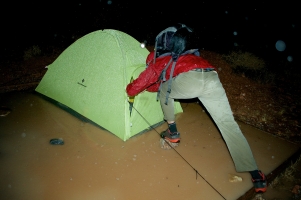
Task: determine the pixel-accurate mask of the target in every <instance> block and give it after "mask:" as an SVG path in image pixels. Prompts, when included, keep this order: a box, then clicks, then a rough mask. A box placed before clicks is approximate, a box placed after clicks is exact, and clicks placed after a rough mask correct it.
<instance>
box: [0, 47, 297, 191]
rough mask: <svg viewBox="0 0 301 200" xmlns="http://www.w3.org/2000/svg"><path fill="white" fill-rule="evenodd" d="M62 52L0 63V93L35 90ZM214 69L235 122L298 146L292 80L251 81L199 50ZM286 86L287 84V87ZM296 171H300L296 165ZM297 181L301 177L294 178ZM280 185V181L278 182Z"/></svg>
mask: <svg viewBox="0 0 301 200" xmlns="http://www.w3.org/2000/svg"><path fill="white" fill-rule="evenodd" d="M60 52H61V51H59V50H58V51H54V52H53V53H52V54H51V55H48V56H38V57H34V58H30V59H28V60H26V61H7V62H2V63H1V65H0V93H5V92H11V91H21V90H34V88H35V87H36V86H37V84H38V83H39V81H40V80H41V78H42V77H43V75H44V74H45V72H46V71H47V69H46V68H45V67H46V66H47V65H48V64H50V63H52V62H53V61H54V60H55V59H56V58H57V56H58V55H59V54H60ZM201 55H202V56H203V57H204V58H206V59H208V60H209V61H210V62H211V63H212V64H213V65H214V66H216V68H217V69H218V73H219V76H220V79H221V82H222V83H223V86H224V88H225V90H226V93H227V96H228V99H229V102H230V105H231V107H232V111H233V114H234V117H235V119H236V120H238V121H242V122H244V123H246V124H249V125H252V126H254V127H256V128H258V129H261V130H263V131H266V132H269V133H271V134H273V135H275V136H276V137H280V138H282V139H284V140H287V141H289V142H291V143H294V144H298V145H301V128H300V127H301V124H300V123H301V122H300V120H299V119H300V110H299V109H298V108H299V106H300V105H299V100H300V97H299V94H300V92H301V91H300V87H298V83H297V82H296V81H295V80H296V79H294V78H297V79H298V78H299V77H296V74H294V75H295V76H292V77H294V78H293V79H286V80H281V79H278V82H277V84H274V83H273V84H272V83H269V84H266V83H260V82H258V81H254V80H251V79H249V78H247V77H246V76H244V74H237V73H234V72H233V71H232V69H231V66H230V65H229V64H228V63H227V62H226V61H225V60H224V59H223V57H222V55H220V54H218V53H215V52H211V51H201ZM298 80H300V78H299V79H298ZM288 86H289V87H288ZM296 169H298V170H295V173H298V172H299V171H300V167H296ZM297 180H298V181H300V177H299V178H298V179H297ZM286 184H289V186H287V187H283V185H285V183H284V181H282V183H281V184H280V185H282V188H285V190H287V188H291V189H292V188H293V186H294V185H296V184H299V183H297V182H294V181H293V180H291V179H290V180H289V181H287V183H286ZM278 185H279V184H278Z"/></svg>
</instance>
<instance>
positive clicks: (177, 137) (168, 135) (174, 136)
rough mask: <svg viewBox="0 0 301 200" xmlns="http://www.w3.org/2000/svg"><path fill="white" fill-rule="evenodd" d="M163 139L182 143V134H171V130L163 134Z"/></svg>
mask: <svg viewBox="0 0 301 200" xmlns="http://www.w3.org/2000/svg"><path fill="white" fill-rule="evenodd" d="M161 137H162V138H164V139H167V140H168V141H170V142H173V143H176V142H180V133H179V132H174V133H171V132H170V130H169V129H167V130H166V131H163V132H162V133H161Z"/></svg>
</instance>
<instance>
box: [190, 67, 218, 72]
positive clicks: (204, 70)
mask: <svg viewBox="0 0 301 200" xmlns="http://www.w3.org/2000/svg"><path fill="white" fill-rule="evenodd" d="M191 71H197V72H211V71H215V69H214V68H204V69H203V68H197V69H193V70H191Z"/></svg>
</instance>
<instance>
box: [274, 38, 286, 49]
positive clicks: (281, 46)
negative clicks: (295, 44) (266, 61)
mask: <svg viewBox="0 0 301 200" xmlns="http://www.w3.org/2000/svg"><path fill="white" fill-rule="evenodd" d="M275 47H276V49H277V50H278V51H284V50H285V48H286V44H285V42H283V41H282V40H278V41H277V42H276V44H275Z"/></svg>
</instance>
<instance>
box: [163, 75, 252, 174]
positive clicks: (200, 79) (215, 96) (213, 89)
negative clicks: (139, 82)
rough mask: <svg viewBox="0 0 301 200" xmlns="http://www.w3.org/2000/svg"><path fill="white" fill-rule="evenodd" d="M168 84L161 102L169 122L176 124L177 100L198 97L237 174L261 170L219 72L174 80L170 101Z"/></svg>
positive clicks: (164, 84) (181, 76)
mask: <svg viewBox="0 0 301 200" xmlns="http://www.w3.org/2000/svg"><path fill="white" fill-rule="evenodd" d="M167 89H168V81H166V82H165V83H163V84H162V88H161V92H160V102H161V106H162V110H163V113H164V117H165V120H168V121H174V120H175V114H174V99H192V98H196V97H197V98H198V99H199V100H200V101H201V102H202V103H203V105H204V106H205V108H206V109H207V111H208V112H209V114H210V115H211V117H212V119H213V120H214V122H215V123H216V125H217V127H218V128H219V130H220V133H221V134H222V136H223V138H224V140H225V142H226V145H227V147H228V149H229V152H230V154H231V157H232V159H233V161H234V164H235V168H236V171H237V172H244V171H253V170H256V169H258V168H257V165H256V162H255V159H254V157H253V154H252V151H251V148H250V146H249V144H248V142H247V140H246V138H245V137H244V135H243V134H242V132H241V130H240V128H239V126H238V124H237V122H236V121H235V120H234V117H233V113H232V110H231V108H230V104H229V102H228V98H227V96H226V93H225V90H224V88H223V86H222V84H221V82H220V80H219V77H218V74H217V72H215V71H211V72H199V71H189V72H186V73H181V74H179V75H178V76H177V77H175V78H173V80H172V85H171V93H170V95H169V98H168V105H166V104H165V102H166V91H167Z"/></svg>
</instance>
